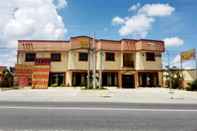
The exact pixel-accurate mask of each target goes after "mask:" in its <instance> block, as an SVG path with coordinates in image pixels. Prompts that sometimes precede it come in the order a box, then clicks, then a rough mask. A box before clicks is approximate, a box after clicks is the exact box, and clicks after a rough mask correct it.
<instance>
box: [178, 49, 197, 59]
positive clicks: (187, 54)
mask: <svg viewBox="0 0 197 131" xmlns="http://www.w3.org/2000/svg"><path fill="white" fill-rule="evenodd" d="M195 52H196V51H195V49H191V50H188V51H185V52H182V53H181V60H182V61H188V60H192V59H194V58H195Z"/></svg>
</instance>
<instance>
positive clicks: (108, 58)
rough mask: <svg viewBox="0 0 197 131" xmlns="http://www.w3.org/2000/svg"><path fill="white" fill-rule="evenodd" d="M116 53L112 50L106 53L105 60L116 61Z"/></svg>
mask: <svg viewBox="0 0 197 131" xmlns="http://www.w3.org/2000/svg"><path fill="white" fill-rule="evenodd" d="M114 56H115V54H114V53H112V52H107V53H105V60H106V61H115V57H114Z"/></svg>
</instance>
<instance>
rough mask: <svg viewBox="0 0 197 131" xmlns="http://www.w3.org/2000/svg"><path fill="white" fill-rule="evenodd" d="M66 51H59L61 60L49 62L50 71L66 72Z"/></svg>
mask: <svg viewBox="0 0 197 131" xmlns="http://www.w3.org/2000/svg"><path fill="white" fill-rule="evenodd" d="M67 55H68V54H67V52H61V61H59V62H54V61H52V62H51V69H50V70H51V72H66V70H67V65H68V64H67V62H68V60H67V59H68V56H67Z"/></svg>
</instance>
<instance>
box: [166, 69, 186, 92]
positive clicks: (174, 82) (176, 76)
mask: <svg viewBox="0 0 197 131" xmlns="http://www.w3.org/2000/svg"><path fill="white" fill-rule="evenodd" d="M165 77H166V79H167V81H166V82H167V85H168V87H169V88H172V89H182V88H183V84H182V82H183V75H182V73H181V70H179V69H177V68H176V67H172V68H169V67H167V74H166V75H165Z"/></svg>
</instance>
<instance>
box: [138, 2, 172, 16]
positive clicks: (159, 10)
mask: <svg viewBox="0 0 197 131" xmlns="http://www.w3.org/2000/svg"><path fill="white" fill-rule="evenodd" d="M174 10H175V8H173V7H172V6H170V5H169V4H146V5H144V6H143V7H142V8H140V9H139V10H138V13H142V14H146V15H147V16H168V15H171V14H172V12H173V11H174Z"/></svg>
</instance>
